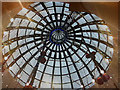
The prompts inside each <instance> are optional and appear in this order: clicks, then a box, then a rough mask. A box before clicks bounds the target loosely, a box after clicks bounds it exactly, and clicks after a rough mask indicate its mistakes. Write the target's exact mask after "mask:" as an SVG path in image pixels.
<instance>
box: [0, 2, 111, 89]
mask: <svg viewBox="0 0 120 90" xmlns="http://www.w3.org/2000/svg"><path fill="white" fill-rule="evenodd" d="M3 33H4V35H3V44H2V52H3V58H4V60H3V65H5V66H6V67H7V68H8V69H9V73H10V74H11V75H12V76H13V77H14V78H15V79H17V81H18V82H19V83H20V84H21V85H22V86H25V85H32V86H33V87H36V88H83V87H85V88H90V87H92V86H93V85H94V80H95V79H96V78H97V77H99V76H100V73H101V71H100V70H103V72H106V71H107V70H108V68H109V65H110V61H111V59H112V55H113V37H112V35H111V33H110V30H109V28H108V27H107V25H106V23H105V22H104V20H102V19H101V18H99V17H98V16H96V15H95V14H90V13H87V12H72V11H70V10H69V4H68V3H63V2H35V3H33V4H31V5H30V6H29V8H27V9H26V8H23V9H22V10H21V11H20V12H19V13H18V14H16V16H15V17H14V18H12V19H11V22H10V23H9V25H8V26H7V28H6V30H5V31H4V32H3ZM43 52H45V53H44V55H43ZM91 52H95V60H93V59H92V58H86V54H91ZM41 56H42V57H41ZM41 58H42V59H41ZM42 60H43V61H42ZM95 62H96V63H97V64H96V63H95Z"/></svg>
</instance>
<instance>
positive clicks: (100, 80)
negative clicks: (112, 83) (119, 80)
mask: <svg viewBox="0 0 120 90" xmlns="http://www.w3.org/2000/svg"><path fill="white" fill-rule="evenodd" d="M96 83H98V84H99V85H102V84H103V83H104V81H103V79H102V77H98V78H97V80H96Z"/></svg>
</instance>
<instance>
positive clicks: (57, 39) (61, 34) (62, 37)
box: [49, 29, 67, 45]
mask: <svg viewBox="0 0 120 90" xmlns="http://www.w3.org/2000/svg"><path fill="white" fill-rule="evenodd" d="M66 38H67V33H66V32H65V31H64V30H62V29H55V30H53V31H52V32H51V33H50V36H49V40H50V41H51V42H52V43H54V44H56V45H60V44H62V43H64V42H65V41H66Z"/></svg>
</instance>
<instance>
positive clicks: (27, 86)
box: [24, 85, 33, 88]
mask: <svg viewBox="0 0 120 90" xmlns="http://www.w3.org/2000/svg"><path fill="white" fill-rule="evenodd" d="M24 88H33V87H32V86H31V85H26V86H25V87H24Z"/></svg>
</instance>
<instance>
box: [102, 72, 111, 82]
mask: <svg viewBox="0 0 120 90" xmlns="http://www.w3.org/2000/svg"><path fill="white" fill-rule="evenodd" d="M102 79H103V81H104V82H107V81H108V80H109V79H110V76H109V75H108V74H106V73H104V74H103V75H102Z"/></svg>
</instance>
